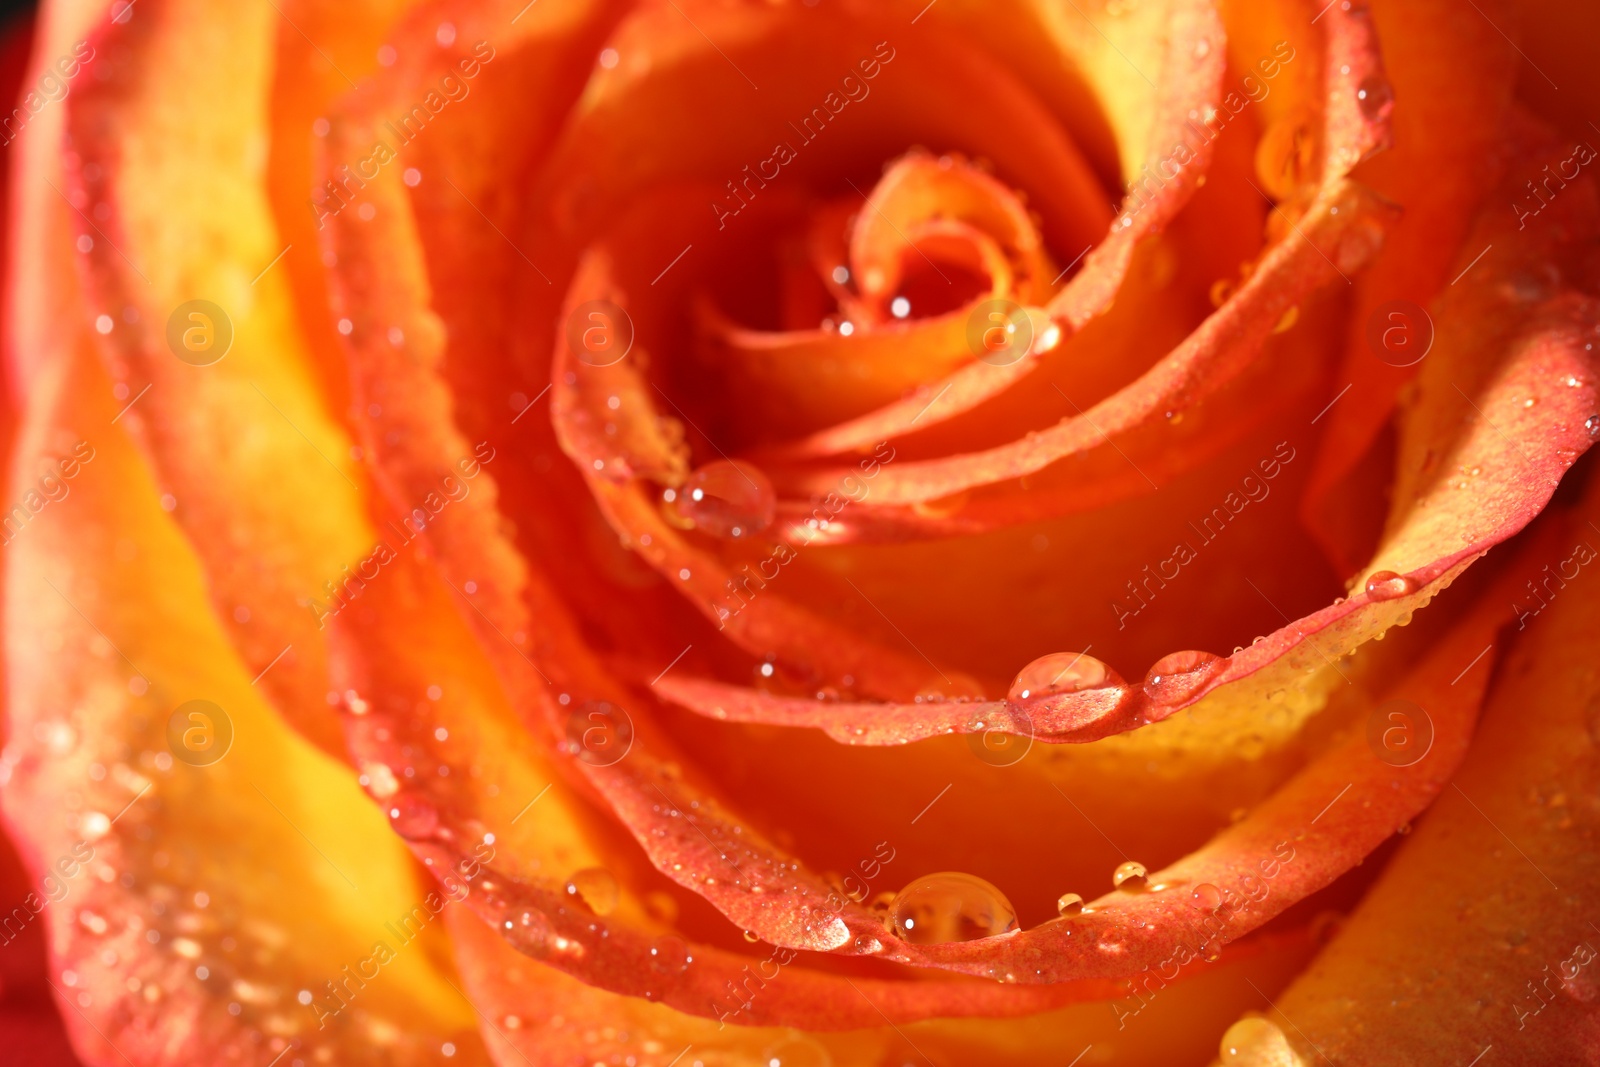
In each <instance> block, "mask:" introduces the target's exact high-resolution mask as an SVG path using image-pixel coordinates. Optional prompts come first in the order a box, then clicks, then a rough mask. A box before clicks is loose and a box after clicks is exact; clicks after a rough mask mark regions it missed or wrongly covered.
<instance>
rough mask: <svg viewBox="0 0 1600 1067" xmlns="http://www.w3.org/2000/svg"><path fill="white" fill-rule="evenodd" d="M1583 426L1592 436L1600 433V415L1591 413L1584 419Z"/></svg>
mask: <svg viewBox="0 0 1600 1067" xmlns="http://www.w3.org/2000/svg"><path fill="white" fill-rule="evenodd" d="M1583 428H1584V429H1585V430H1588V431H1589V436H1590V437H1594V436H1596V435H1597V434H1600V415H1590V416H1589V417H1588V418H1587V419H1584V420H1583Z"/></svg>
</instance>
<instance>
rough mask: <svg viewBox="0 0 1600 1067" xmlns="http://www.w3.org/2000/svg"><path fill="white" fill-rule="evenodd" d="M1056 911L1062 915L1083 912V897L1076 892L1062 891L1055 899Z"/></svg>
mask: <svg viewBox="0 0 1600 1067" xmlns="http://www.w3.org/2000/svg"><path fill="white" fill-rule="evenodd" d="M1056 911H1057V912H1059V913H1060V914H1062V915H1081V914H1083V898H1082V897H1080V896H1079V895H1078V894H1076V893H1062V894H1061V896H1060V897H1059V898H1057V899H1056Z"/></svg>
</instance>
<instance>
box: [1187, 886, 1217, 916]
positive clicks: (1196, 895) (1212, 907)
mask: <svg viewBox="0 0 1600 1067" xmlns="http://www.w3.org/2000/svg"><path fill="white" fill-rule="evenodd" d="M1189 901H1190V903H1191V904H1192V905H1193V906H1194V907H1196V908H1199V909H1200V910H1201V911H1204V912H1213V911H1216V910H1217V908H1219V907H1220V906H1221V905H1222V890H1220V889H1218V888H1217V887H1216V886H1214V885H1212V884H1211V883H1210V882H1201V883H1200V884H1199V885H1197V886H1195V887H1194V891H1193V892H1192V893H1190V894H1189Z"/></svg>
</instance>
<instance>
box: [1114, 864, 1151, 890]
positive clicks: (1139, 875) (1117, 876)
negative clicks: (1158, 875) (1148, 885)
mask: <svg viewBox="0 0 1600 1067" xmlns="http://www.w3.org/2000/svg"><path fill="white" fill-rule="evenodd" d="M1148 873H1150V872H1148V871H1146V870H1145V867H1144V864H1142V863H1140V862H1139V861H1138V860H1129V861H1128V862H1126V863H1119V864H1117V869H1116V870H1114V871H1112V872H1111V884H1112V885H1114V886H1116V887H1117V888H1118V889H1121V888H1122V887H1123V886H1127V887H1128V888H1129V889H1142V888H1144V878H1145V875H1146V874H1148Z"/></svg>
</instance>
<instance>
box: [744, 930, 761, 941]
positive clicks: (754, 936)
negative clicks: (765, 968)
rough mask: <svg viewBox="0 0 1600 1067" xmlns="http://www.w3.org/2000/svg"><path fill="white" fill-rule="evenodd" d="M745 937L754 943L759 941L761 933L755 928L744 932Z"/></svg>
mask: <svg viewBox="0 0 1600 1067" xmlns="http://www.w3.org/2000/svg"><path fill="white" fill-rule="evenodd" d="M744 939H745V940H746V941H748V942H750V943H751V944H752V945H753V944H755V943H756V942H757V941H760V940H761V935H760V934H758V933H756V932H755V931H754V930H746V931H745V932H744Z"/></svg>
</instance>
